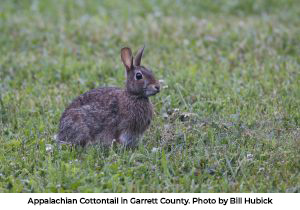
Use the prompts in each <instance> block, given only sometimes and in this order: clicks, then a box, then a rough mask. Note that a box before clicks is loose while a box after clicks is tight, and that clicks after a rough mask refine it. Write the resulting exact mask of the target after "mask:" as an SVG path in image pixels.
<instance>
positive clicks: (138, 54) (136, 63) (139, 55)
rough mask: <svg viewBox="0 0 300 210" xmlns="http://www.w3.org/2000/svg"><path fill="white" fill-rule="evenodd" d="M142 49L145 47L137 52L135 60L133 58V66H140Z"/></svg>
mask: <svg viewBox="0 0 300 210" xmlns="http://www.w3.org/2000/svg"><path fill="white" fill-rule="evenodd" d="M144 49H145V45H144V46H143V47H142V48H140V49H139V51H138V52H137V54H136V56H135V58H134V65H135V66H140V65H141V60H142V57H143V54H144Z"/></svg>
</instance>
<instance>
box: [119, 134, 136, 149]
mask: <svg viewBox="0 0 300 210" xmlns="http://www.w3.org/2000/svg"><path fill="white" fill-rule="evenodd" d="M119 142H120V143H121V144H123V145H124V146H125V147H135V146H136V145H137V137H136V136H134V135H131V134H129V133H122V134H121V135H120V137H119Z"/></svg>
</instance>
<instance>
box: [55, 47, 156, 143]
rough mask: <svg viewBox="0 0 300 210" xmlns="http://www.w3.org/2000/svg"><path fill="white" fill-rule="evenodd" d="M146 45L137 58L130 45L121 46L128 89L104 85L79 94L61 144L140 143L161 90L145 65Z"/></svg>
mask: <svg viewBox="0 0 300 210" xmlns="http://www.w3.org/2000/svg"><path fill="white" fill-rule="evenodd" d="M143 52H144V47H143V48H141V49H140V50H139V51H138V53H137V55H136V56H135V58H134V59H133V56H132V54H131V49H130V48H128V47H125V48H122V49H121V59H122V62H123V64H124V65H125V68H126V75H127V81H126V85H125V89H120V88H116V87H104V88H96V89H93V90H90V91H88V92H86V93H84V94H82V95H80V96H78V97H77V98H76V99H75V100H74V101H73V102H72V103H71V104H70V105H69V106H68V107H67V109H66V110H65V111H64V113H63V115H62V117H61V119H60V125H59V133H58V135H57V140H58V142H59V143H69V144H79V145H82V146H84V145H86V144H87V143H101V144H104V145H111V144H112V142H113V141H114V140H115V141H117V142H119V143H121V144H123V145H125V146H129V147H132V146H136V145H137V143H138V139H139V137H141V136H142V134H143V133H144V131H145V130H146V129H147V128H148V127H149V125H150V122H151V120H152V115H153V110H152V104H151V102H150V100H149V98H148V97H149V96H152V95H155V94H156V93H158V92H159V91H160V85H159V82H158V81H157V80H156V79H155V78H154V75H153V73H152V71H150V70H149V69H147V68H145V67H144V66H141V59H142V56H143Z"/></svg>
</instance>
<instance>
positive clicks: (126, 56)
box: [121, 47, 133, 71]
mask: <svg viewBox="0 0 300 210" xmlns="http://www.w3.org/2000/svg"><path fill="white" fill-rule="evenodd" d="M121 59H122V62H123V64H124V66H125V67H126V70H127V71H130V70H132V68H133V57H132V53H131V49H130V48H128V47H124V48H122V49H121Z"/></svg>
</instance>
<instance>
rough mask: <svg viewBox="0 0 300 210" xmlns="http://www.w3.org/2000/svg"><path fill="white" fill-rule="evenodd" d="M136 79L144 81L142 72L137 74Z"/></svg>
mask: <svg viewBox="0 0 300 210" xmlns="http://www.w3.org/2000/svg"><path fill="white" fill-rule="evenodd" d="M135 78H136V79H137V80H140V79H143V75H142V74H141V73H140V72H138V73H136V74H135Z"/></svg>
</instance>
